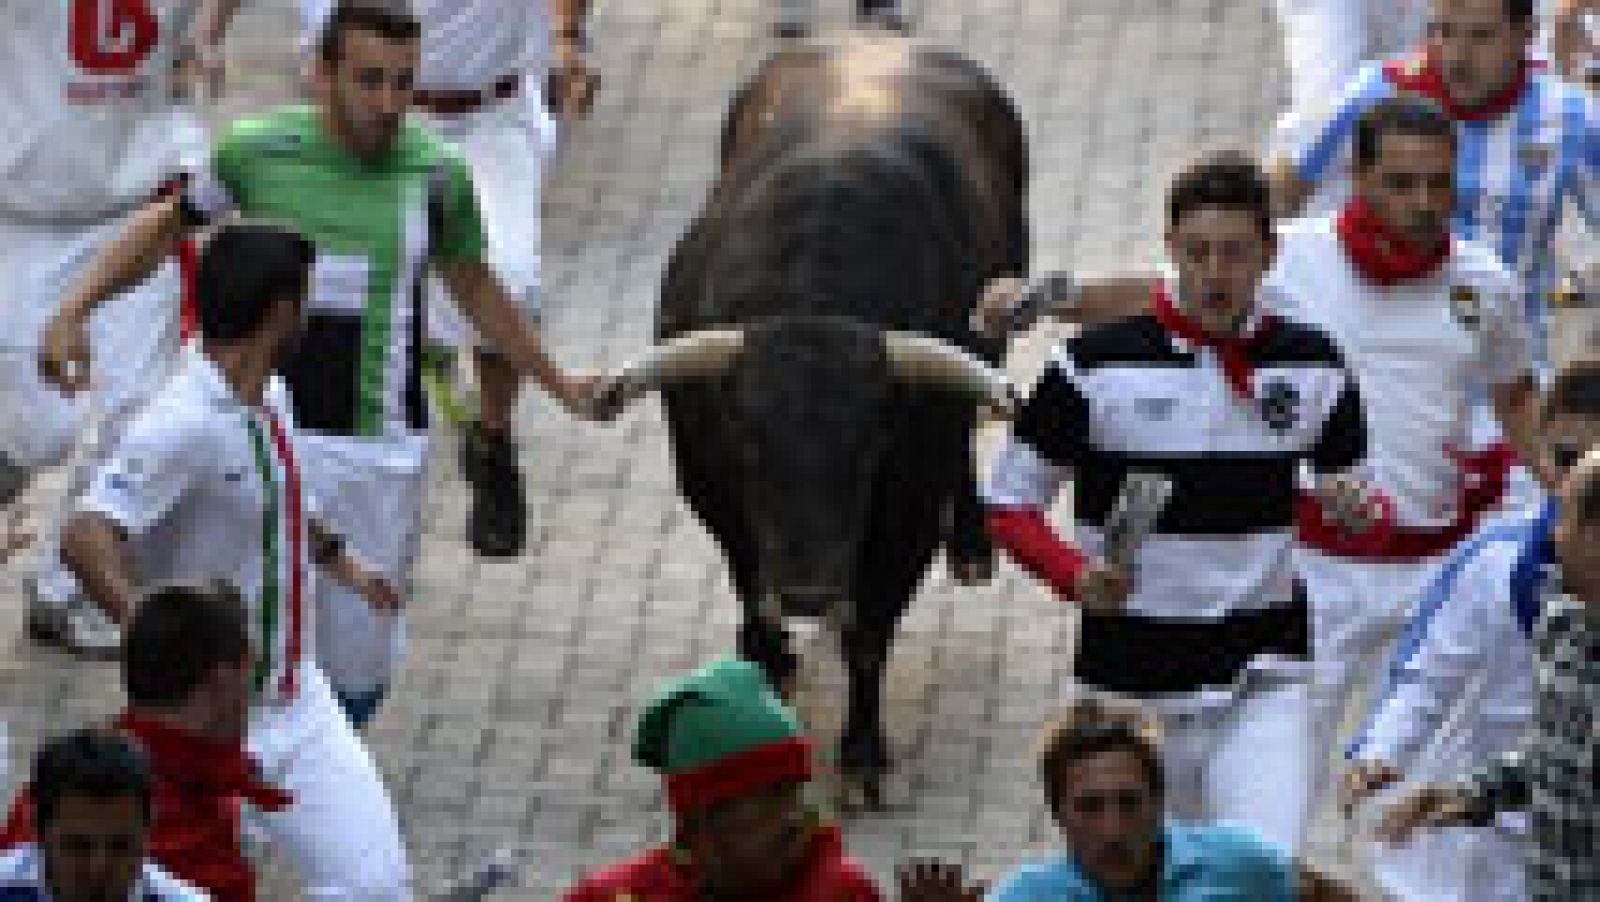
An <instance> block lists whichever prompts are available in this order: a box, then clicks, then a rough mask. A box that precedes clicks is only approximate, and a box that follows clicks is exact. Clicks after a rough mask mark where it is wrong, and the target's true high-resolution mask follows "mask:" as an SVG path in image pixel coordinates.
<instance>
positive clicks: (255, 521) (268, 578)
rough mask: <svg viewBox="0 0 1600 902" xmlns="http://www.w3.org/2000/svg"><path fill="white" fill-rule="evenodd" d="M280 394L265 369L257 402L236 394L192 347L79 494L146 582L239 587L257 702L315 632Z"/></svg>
mask: <svg viewBox="0 0 1600 902" xmlns="http://www.w3.org/2000/svg"><path fill="white" fill-rule="evenodd" d="M288 400H289V399H288V392H287V390H286V389H285V388H284V387H283V385H282V383H281V382H279V381H278V380H277V379H276V377H274V379H273V385H272V386H271V387H270V388H269V389H268V392H267V394H266V398H265V400H264V404H263V405H262V407H261V408H259V409H258V408H252V407H249V406H247V405H245V404H243V403H242V402H241V401H240V400H239V399H238V398H237V397H236V396H235V395H234V393H233V390H232V389H231V388H230V387H229V386H228V384H227V383H226V382H225V381H224V379H223V376H222V372H221V371H220V370H219V369H218V368H217V367H216V365H215V364H213V363H212V362H211V360H210V359H209V358H207V357H206V356H205V355H204V354H203V353H202V352H201V351H199V350H198V349H197V348H193V347H191V348H189V349H187V350H186V351H185V352H184V358H183V361H182V363H181V365H180V368H179V370H178V372H177V373H176V374H175V375H174V376H173V378H172V381H171V382H169V383H168V384H167V385H166V387H165V388H163V389H162V391H161V392H160V393H159V394H157V395H156V396H155V398H153V399H152V400H151V402H150V404H149V406H148V407H146V408H145V409H144V410H142V411H141V412H140V413H139V415H138V416H137V417H136V418H135V419H134V421H133V422H132V424H130V426H129V427H128V430H127V432H126V433H125V434H124V435H123V438H122V440H121V442H120V443H119V444H118V445H117V446H116V447H115V448H114V449H113V450H112V453H111V455H110V457H109V458H108V459H107V460H106V462H105V463H104V464H102V465H101V466H100V467H99V468H98V469H97V470H96V471H95V472H94V474H93V476H92V477H91V481H90V485H89V488H88V490H87V491H86V492H85V493H84V496H83V498H82V499H81V500H80V501H79V502H78V509H79V510H81V511H84V512H88V513H96V514H100V515H102V516H105V517H107V518H109V519H110V520H112V521H114V522H115V523H117V524H118V525H120V526H121V527H122V529H123V530H124V531H125V532H126V534H127V536H128V540H129V546H130V549H131V551H132V558H133V561H134V564H135V567H136V569H137V572H138V576H139V578H140V580H141V581H142V582H143V583H144V584H145V585H154V584H156V583H162V582H169V581H175V580H183V581H194V580H211V579H222V580H227V581H229V582H230V583H232V584H233V585H234V586H236V587H237V588H238V589H239V590H240V592H241V593H243V595H244V598H245V601H246V603H247V604H248V606H249V608H250V610H249V622H250V625H251V628H252V633H253V635H252V647H253V648H254V649H255V650H256V655H257V659H258V664H257V671H256V674H255V680H256V687H257V692H258V696H257V697H258V699H259V700H263V701H281V700H284V699H286V698H288V697H290V696H291V695H292V693H293V688H292V681H293V679H295V678H296V677H294V676H291V675H292V674H294V672H295V671H296V670H297V668H298V665H299V663H300V662H301V661H303V660H305V659H307V658H309V657H310V656H311V654H312V649H313V645H312V641H313V636H314V635H315V633H314V632H313V624H312V619H313V617H312V614H313V610H312V609H313V607H314V605H313V604H312V603H311V602H312V599H313V598H314V597H315V596H314V595H313V594H312V591H313V586H312V577H313V574H312V572H311V567H310V566H309V563H308V562H309V560H310V551H309V546H308V534H307V529H306V524H307V521H308V520H309V518H310V516H311V513H312V512H311V511H310V510H309V508H310V507H311V503H310V499H309V497H308V495H307V492H306V490H305V487H304V485H303V484H301V481H300V472H299V471H300V466H299V456H298V455H296V454H295V453H294V448H295V437H294V419H293V415H292V414H291V412H290V405H289V403H288ZM274 420H275V421H276V424H277V427H278V430H279V431H280V432H281V436H282V441H281V442H280V441H279V439H278V435H275V430H274V423H273V421H274ZM286 447H287V448H288V449H289V453H288V454H287V455H286V454H285V453H284V449H285V448H286ZM291 471H292V472H293V476H292V477H291V475H290V474H291ZM296 488H298V491H295V489H296ZM296 627H298V628H297V629H296Z"/></svg>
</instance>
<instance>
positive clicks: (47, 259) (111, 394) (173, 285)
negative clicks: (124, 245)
mask: <svg viewBox="0 0 1600 902" xmlns="http://www.w3.org/2000/svg"><path fill="white" fill-rule="evenodd" d="M123 222H124V221H123V220H122V219H120V218H119V219H115V220H109V221H106V222H103V223H99V224H97V225H92V226H74V227H65V226H48V225H40V224H35V223H20V222H14V221H7V220H3V219H0V453H3V454H5V455H6V456H7V457H10V458H12V459H14V460H16V461H18V462H20V463H22V464H24V465H26V466H29V467H41V466H51V465H54V464H58V463H60V462H61V461H62V460H64V459H65V458H66V456H67V454H68V453H69V452H70V451H71V448H72V445H73V443H74V441H75V440H76V439H77V438H78V436H79V433H80V432H81V431H82V430H83V428H84V426H85V424H86V417H87V416H94V417H96V418H107V417H115V416H119V415H124V414H126V413H127V412H128V411H129V410H131V409H132V408H133V407H135V406H137V405H138V404H139V403H140V402H142V401H143V400H144V399H145V398H148V397H149V396H150V395H151V394H152V393H153V392H154V391H155V390H156V389H157V388H159V387H160V386H161V384H162V382H163V381H165V379H166V377H167V375H168V374H170V373H171V371H172V365H173V362H174V361H175V360H176V358H177V349H178V315H179V304H180V298H181V293H182V283H181V280H180V279H179V275H178V267H177V266H176V265H175V264H173V263H171V262H169V263H167V264H165V265H163V266H162V267H161V269H160V270H158V271H157V272H156V274H155V275H154V276H152V277H151V278H150V279H149V280H148V281H146V282H144V283H143V284H142V285H139V286H138V287H136V288H134V289H133V290H131V291H129V292H127V293H126V294H124V295H122V296H120V297H117V298H115V299H113V300H111V301H109V302H107V303H106V304H105V306H103V307H101V309H100V310H99V312H97V313H96V315H95V316H94V318H93V320H92V321H91V323H90V330H89V340H90V347H91V349H92V354H93V362H92V365H91V368H90V379H91V390H90V394H89V400H87V401H85V400H84V399H83V398H81V397H78V398H67V397H66V396H64V395H62V394H61V393H60V392H58V391H56V390H55V388H53V387H51V386H50V385H48V384H46V383H45V382H44V381H43V380H42V379H41V378H40V376H39V369H38V360H37V358H38V349H39V343H40V339H41V336H42V332H43V330H44V327H45V326H46V325H47V324H48V323H49V321H50V318H51V317H52V316H53V315H54V314H55V312H56V310H57V309H59V307H60V304H61V301H62V299H63V298H64V297H65V295H66V293H67V291H68V290H69V289H70V287H71V284H72V282H73V281H74V280H75V279H77V278H78V277H79V276H80V275H81V272H82V269H83V267H84V266H85V264H87V263H88V261H89V260H90V258H91V257H92V256H93V254H94V253H95V252H96V251H97V250H99V248H100V247H101V246H102V245H103V244H105V243H106V242H108V241H109V240H111V239H112V238H114V237H115V236H116V235H117V234H118V233H120V232H121V230H122V227H123Z"/></svg>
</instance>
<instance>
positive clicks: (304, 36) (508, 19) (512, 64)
mask: <svg viewBox="0 0 1600 902" xmlns="http://www.w3.org/2000/svg"><path fill="white" fill-rule="evenodd" d="M333 7H334V0H300V24H301V29H302V30H301V42H302V45H303V46H305V47H308V48H309V47H314V46H315V45H316V43H317V40H318V38H319V37H320V36H321V34H322V29H323V26H324V24H325V23H326V22H327V21H328V17H329V16H330V15H332V13H333ZM411 8H412V10H413V11H414V12H415V13H416V16H417V19H418V20H419V21H420V22H421V23H422V65H421V66H420V68H419V69H418V71H417V86H418V87H419V88H427V89H432V90H467V91H478V90H482V89H484V88H487V87H489V86H491V85H493V84H494V83H495V82H496V81H498V80H499V79H501V78H503V77H505V76H507V75H510V74H512V73H514V72H516V73H523V74H524V75H525V77H528V78H530V79H532V81H533V82H534V84H535V87H537V85H539V84H542V83H543V79H544V71H545V67H546V65H547V63H546V60H547V59H548V57H549V53H550V51H549V46H550V37H549V33H550V25H549V15H550V13H549V5H548V3H547V2H545V0H411Z"/></svg>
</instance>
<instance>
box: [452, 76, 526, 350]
mask: <svg viewBox="0 0 1600 902" xmlns="http://www.w3.org/2000/svg"><path fill="white" fill-rule="evenodd" d="M427 120H428V122H429V123H430V124H431V125H432V126H433V128H434V130H435V131H437V132H438V133H439V134H440V135H441V136H443V137H444V138H445V139H447V140H449V141H450V142H451V143H453V144H454V145H455V146H456V147H457V148H459V149H460V151H461V155H462V157H463V158H465V159H466V161H467V166H468V168H469V169H471V170H472V184H473V187H474V189H475V190H476V191H477V197H478V210H479V212H480V213H481V214H482V216H483V225H484V231H485V232H486V234H487V237H488V240H489V254H488V261H489V268H490V269H492V270H493V271H494V273H495V275H497V276H499V277H500V281H501V283H502V284H504V285H505V287H506V290H507V291H508V292H510V294H511V297H512V300H514V301H516V302H517V304H518V306H519V307H521V309H522V312H523V315H524V316H526V317H527V318H528V319H529V320H530V321H537V320H538V318H539V314H540V307H541V304H542V301H543V294H542V290H541V286H542V280H541V273H540V244H539V240H540V237H539V232H540V228H539V224H540V219H541V217H542V215H543V214H542V213H541V211H540V196H541V193H542V190H543V185H544V176H545V165H546V163H547V162H548V161H549V160H550V158H551V156H552V154H553V153H554V151H555V143H556V122H555V119H554V118H553V117H551V115H550V111H549V110H548V109H547V108H546V107H545V104H544V99H543V94H542V92H541V91H540V90H539V89H538V88H537V87H534V86H529V85H525V86H524V91H523V93H522V94H521V95H519V96H517V97H513V98H510V99H507V100H502V101H498V102H495V103H492V104H490V105H488V106H485V107H483V108H481V109H479V110H476V111H474V112H471V113H467V114H465V115H462V116H428V117H427ZM428 305H429V306H428V332H429V337H430V338H432V339H433V340H435V341H439V342H444V343H447V344H452V345H457V346H461V347H466V346H469V345H479V344H481V340H480V339H479V337H478V336H477V333H476V331H475V330H474V329H473V328H472V326H471V324H470V323H468V322H467V321H466V318H465V317H464V316H463V315H462V314H461V311H460V309H459V307H457V305H456V304H455V303H454V301H453V300H452V299H451V298H450V294H449V292H448V291H447V290H446V289H445V288H444V286H443V284H442V283H441V282H440V281H439V280H438V279H437V278H430V279H429V291H428Z"/></svg>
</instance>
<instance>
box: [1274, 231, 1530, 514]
mask: <svg viewBox="0 0 1600 902" xmlns="http://www.w3.org/2000/svg"><path fill="white" fill-rule="evenodd" d="M1518 291H1519V289H1518V287H1517V283H1516V280H1515V279H1514V278H1513V277H1512V276H1511V275H1510V273H1508V272H1507V271H1506V269H1505V267H1503V266H1502V265H1501V264H1500V262H1499V260H1497V259H1496V258H1495V256H1494V253H1493V251H1491V250H1490V249H1489V248H1487V247H1485V246H1483V245H1480V244H1477V243H1475V242H1470V241H1461V240H1454V241H1453V243H1452V247H1451V252H1450V256H1449V258H1448V259H1447V260H1446V261H1445V263H1444V265H1443V266H1442V267H1441V268H1440V270H1439V271H1438V272H1437V273H1435V274H1434V275H1432V276H1429V277H1428V278H1426V279H1423V280H1420V281H1417V282H1414V283H1405V284H1400V285H1393V286H1379V285H1376V284H1374V283H1371V282H1368V281H1366V280H1365V279H1364V278H1362V276H1361V275H1360V274H1359V273H1358V272H1357V271H1356V269H1355V268H1354V266H1353V264H1352V263H1351V261H1350V258H1349V256H1348V255H1347V254H1346V252H1345V249H1344V246H1343V244H1342V243H1341V242H1340V240H1339V236H1338V234H1337V233H1336V231H1335V229H1334V223H1333V220H1332V218H1330V217H1320V218H1315V219H1303V220H1298V221H1294V222H1291V223H1289V224H1288V225H1286V226H1285V227H1284V228H1283V229H1282V231H1281V233H1280V236H1279V251H1278V258H1277V262H1276V264H1275V265H1274V267H1273V270H1272V272H1271V273H1270V274H1269V275H1268V277H1267V290H1266V292H1265V295H1266V297H1267V298H1269V303H1270V304H1272V305H1273V307H1274V309H1276V310H1277V312H1279V313H1281V314H1283V315H1285V316H1288V317H1290V318H1293V319H1298V320H1300V321H1302V322H1306V323H1309V324H1311V325H1314V326H1318V327H1320V328H1322V329H1323V330H1324V331H1325V332H1327V333H1328V334H1329V335H1330V336H1332V338H1333V340H1334V342H1336V343H1337V344H1338V345H1339V347H1340V349H1341V350H1342V351H1343V352H1344V356H1345V360H1346V362H1347V363H1348V364H1349V365H1350V367H1351V369H1352V370H1353V371H1354V372H1355V374H1356V380H1357V382H1358V384H1359V386H1360V390H1361V399H1362V402H1363V404H1364V405H1365V407H1366V420H1367V430H1368V453H1367V461H1366V463H1365V465H1364V466H1363V470H1364V471H1365V475H1366V476H1367V477H1368V478H1369V479H1371V480H1372V481H1373V482H1374V484H1375V485H1376V487H1377V488H1379V489H1381V490H1382V491H1384V492H1386V493H1388V495H1389V496H1390V498H1391V499H1392V500H1393V501H1394V503H1395V509H1396V510H1395V512H1396V515H1397V517H1398V520H1399V524H1400V525H1402V526H1415V527H1431V526H1441V525H1444V524H1445V523H1448V522H1449V521H1450V520H1451V517H1452V516H1453V514H1454V511H1455V508H1456V505H1457V502H1458V501H1459V498H1460V492H1461V488H1462V486H1461V479H1462V474H1461V469H1460V466H1459V464H1458V462H1457V460H1456V459H1455V458H1453V457H1452V456H1451V453H1450V452H1451V449H1455V450H1458V451H1470V450H1471V449H1472V447H1473V445H1472V443H1471V441H1470V438H1471V427H1472V405H1473V400H1474V392H1473V389H1474V388H1475V387H1481V386H1496V385H1505V384H1509V383H1512V382H1515V381H1516V380H1518V379H1520V378H1522V377H1523V376H1524V375H1528V374H1530V373H1531V372H1532V367H1533V351H1532V342H1531V338H1530V334H1529V329H1528V323H1527V319H1526V315H1525V313H1524V311H1523V307H1522V304H1521V303H1520V302H1519V294H1518Z"/></svg>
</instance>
